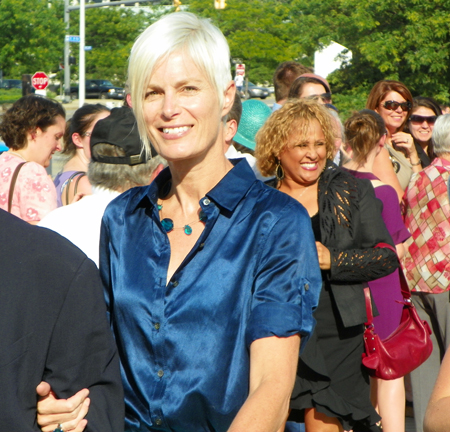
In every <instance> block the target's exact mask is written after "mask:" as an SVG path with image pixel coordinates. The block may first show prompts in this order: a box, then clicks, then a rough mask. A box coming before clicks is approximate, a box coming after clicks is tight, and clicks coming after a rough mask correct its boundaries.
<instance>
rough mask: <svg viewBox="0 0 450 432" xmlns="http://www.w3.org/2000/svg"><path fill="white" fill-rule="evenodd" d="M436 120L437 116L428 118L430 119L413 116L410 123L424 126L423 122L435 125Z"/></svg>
mask: <svg viewBox="0 0 450 432" xmlns="http://www.w3.org/2000/svg"><path fill="white" fill-rule="evenodd" d="M436 119H437V116H428V117H425V116H421V115H416V114H413V115H412V116H411V117H410V118H409V121H410V122H411V123H413V124H417V125H419V124H422V123H423V122H427V123H428V124H434V123H435V121H436Z"/></svg>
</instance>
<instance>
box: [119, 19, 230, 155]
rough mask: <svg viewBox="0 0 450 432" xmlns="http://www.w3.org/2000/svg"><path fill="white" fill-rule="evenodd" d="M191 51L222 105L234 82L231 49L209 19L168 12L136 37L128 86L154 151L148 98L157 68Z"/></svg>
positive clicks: (143, 132) (141, 128)
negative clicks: (146, 112) (146, 115)
mask: <svg viewBox="0 0 450 432" xmlns="http://www.w3.org/2000/svg"><path fill="white" fill-rule="evenodd" d="M181 51H183V52H185V53H186V54H188V55H189V56H190V57H191V59H192V61H193V62H194V63H195V65H196V66H197V67H198V69H199V70H200V71H202V72H204V73H205V76H206V78H207V79H208V81H209V82H210V83H211V85H213V87H215V88H216V90H217V93H218V96H219V103H220V104H221V105H222V104H223V100H224V93H225V90H226V89H227V86H228V84H229V82H230V81H231V70H230V49H229V48H228V44H227V41H226V39H225V37H224V36H223V34H222V32H221V31H220V30H219V29H218V28H217V27H215V26H214V25H213V24H211V23H210V22H209V21H208V20H207V19H203V18H198V17H197V16H195V15H194V14H192V13H189V12H176V13H173V14H170V15H166V16H164V17H163V18H161V19H160V20H159V21H157V22H155V23H154V24H152V25H151V26H150V27H148V28H147V29H146V30H145V31H144V32H143V33H142V34H141V35H140V36H139V38H138V39H137V40H136V42H135V44H134V45H133V48H132V50H131V55H130V59H129V64H128V85H129V87H130V89H131V101H132V104H133V111H134V113H135V116H136V120H137V124H138V128H139V133H140V135H141V139H142V142H143V144H144V148H145V150H146V151H147V152H148V153H149V154H150V141H149V138H148V136H147V133H148V129H147V125H146V123H145V118H144V110H143V105H144V99H145V92H146V88H147V84H148V81H149V79H150V77H151V75H152V74H153V71H154V69H155V68H156V67H157V66H158V65H159V64H161V62H163V61H164V60H166V59H167V58H168V57H169V56H170V55H171V54H173V53H175V52H181Z"/></svg>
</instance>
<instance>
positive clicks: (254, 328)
mask: <svg viewBox="0 0 450 432" xmlns="http://www.w3.org/2000/svg"><path fill="white" fill-rule="evenodd" d="M274 217H275V215H274ZM321 286H322V278H321V273H320V268H319V262H318V258H317V249H316V245H315V240H314V235H313V232H312V228H311V221H310V218H309V215H308V213H307V212H306V210H305V209H304V207H303V206H301V205H300V204H298V203H297V202H295V201H293V200H292V202H291V203H290V204H288V205H286V207H284V209H282V210H281V211H280V212H277V214H276V221H275V222H274V223H273V226H272V227H271V229H270V230H269V231H268V233H267V236H264V237H262V239H261V241H260V260H259V266H258V269H257V274H256V278H255V282H254V295H253V304H252V312H251V315H250V318H249V323H248V325H247V331H246V343H247V346H250V344H251V343H252V342H253V341H254V340H256V339H260V338H264V337H270V336H278V337H289V336H292V335H295V334H298V333H300V334H301V335H302V347H303V344H304V342H305V341H306V340H307V339H308V338H309V335H310V334H311V332H312V330H313V328H314V323H315V321H314V318H313V316H312V313H313V311H314V310H315V308H316V307H317V304H318V300H319V294H320V289H321Z"/></svg>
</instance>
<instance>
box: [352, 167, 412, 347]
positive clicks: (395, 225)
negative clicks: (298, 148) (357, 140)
mask: <svg viewBox="0 0 450 432" xmlns="http://www.w3.org/2000/svg"><path fill="white" fill-rule="evenodd" d="M344 169H346V168H344ZM347 171H348V172H349V173H350V174H352V175H353V176H355V177H356V178H360V179H368V180H379V179H378V177H376V176H375V175H374V174H372V173H369V172H359V171H353V170H349V169H347ZM374 189H375V196H376V197H377V198H378V199H379V200H380V201H381V202H382V203H383V211H382V213H381V216H382V217H383V220H384V223H385V224H386V228H387V229H388V231H389V234H390V235H391V237H392V240H394V244H396V245H397V244H400V243H403V242H404V241H406V240H407V239H408V238H409V237H411V234H410V233H409V231H408V230H407V229H406V227H405V225H404V223H403V219H402V215H401V211H400V204H399V202H398V195H397V192H395V189H394V188H393V187H392V186H389V185H387V184H385V185H381V186H377V187H375V188H374ZM398 271H399V270H398V269H397V270H395V272H394V273H391V274H390V275H388V276H385V277H382V278H380V279H376V280H374V281H371V282H369V287H370V291H371V293H372V296H373V299H374V301H375V304H376V305H377V309H378V312H379V313H380V315H379V316H377V317H374V325H375V329H376V332H377V333H378V335H379V336H380V338H381V339H385V338H387V337H388V336H389V335H390V334H391V333H392V332H393V331H394V330H395V329H396V328H397V327H398V325H399V324H400V318H401V313H402V309H403V306H402V305H401V304H399V303H397V302H396V300H398V301H402V300H403V296H402V293H401V289H400V278H399V273H398Z"/></svg>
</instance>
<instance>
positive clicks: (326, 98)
mask: <svg viewBox="0 0 450 432" xmlns="http://www.w3.org/2000/svg"><path fill="white" fill-rule="evenodd" d="M306 99H312V100H315V101H318V100H319V99H322V102H325V103H329V102H331V93H322V94H320V95H312V96H308V97H307V98H306Z"/></svg>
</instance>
